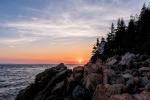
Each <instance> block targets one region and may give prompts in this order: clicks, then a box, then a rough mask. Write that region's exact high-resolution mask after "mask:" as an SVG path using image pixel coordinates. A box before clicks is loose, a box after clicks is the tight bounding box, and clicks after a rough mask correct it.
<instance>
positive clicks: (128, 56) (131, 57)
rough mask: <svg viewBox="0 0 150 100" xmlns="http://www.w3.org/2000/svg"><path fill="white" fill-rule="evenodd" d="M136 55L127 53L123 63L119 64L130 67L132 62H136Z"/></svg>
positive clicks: (123, 57)
mask: <svg viewBox="0 0 150 100" xmlns="http://www.w3.org/2000/svg"><path fill="white" fill-rule="evenodd" d="M134 58H135V55H134V54H133V53H129V52H127V53H126V54H125V55H124V56H122V58H121V61H120V62H119V64H120V65H127V66H129V65H130V63H131V62H132V61H134Z"/></svg>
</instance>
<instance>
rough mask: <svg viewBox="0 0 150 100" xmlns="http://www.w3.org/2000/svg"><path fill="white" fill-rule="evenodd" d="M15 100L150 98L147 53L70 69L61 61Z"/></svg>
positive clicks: (37, 78) (149, 72)
mask: <svg viewBox="0 0 150 100" xmlns="http://www.w3.org/2000/svg"><path fill="white" fill-rule="evenodd" d="M15 100H150V56H147V55H135V54H132V53H126V54H125V55H123V56H114V57H111V58H109V59H107V62H106V63H105V64H101V60H100V59H98V60H97V61H96V62H95V63H87V64H86V65H84V66H77V67H75V68H73V70H70V69H67V67H66V66H65V65H64V64H63V63H61V64H59V65H58V66H56V67H53V68H50V69H46V70H45V71H44V72H42V73H39V74H38V75H37V76H36V78H35V82H34V83H33V84H31V85H30V86H28V87H27V88H25V89H24V90H21V91H20V92H19V94H18V95H17V97H16V99H15Z"/></svg>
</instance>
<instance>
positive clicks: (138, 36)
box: [106, 4, 150, 56]
mask: <svg viewBox="0 0 150 100" xmlns="http://www.w3.org/2000/svg"><path fill="white" fill-rule="evenodd" d="M106 39H107V45H108V46H107V47H108V48H107V54H108V56H113V55H116V54H120V55H121V54H124V53H125V52H132V53H140V54H150V8H149V7H146V5H145V4H144V5H143V8H142V9H141V12H140V15H139V16H131V19H130V20H129V23H128V25H126V24H125V22H124V20H123V19H118V21H117V26H116V27H115V26H114V24H113V23H112V25H111V31H110V32H109V33H108V35H107V38H106Z"/></svg>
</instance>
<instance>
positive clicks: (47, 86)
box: [15, 63, 72, 100]
mask: <svg viewBox="0 0 150 100" xmlns="http://www.w3.org/2000/svg"><path fill="white" fill-rule="evenodd" d="M71 73H72V72H71V70H69V69H67V68H66V66H65V65H64V64H62V63H61V64H59V65H58V66H56V67H53V68H50V69H46V70H45V71H44V72H42V73H40V74H38V75H37V76H36V79H35V82H34V83H33V84H31V85H30V86H28V87H27V88H26V89H24V90H22V91H20V92H19V94H18V95H17V97H16V99H15V100H46V99H47V100H58V99H59V100H60V99H61V100H63V99H62V98H64V97H63V96H64V95H65V94H64V93H65V91H66V83H67V78H68V77H69V76H70V74H71ZM58 97H59V98H58ZM54 98H55V99H54Z"/></svg>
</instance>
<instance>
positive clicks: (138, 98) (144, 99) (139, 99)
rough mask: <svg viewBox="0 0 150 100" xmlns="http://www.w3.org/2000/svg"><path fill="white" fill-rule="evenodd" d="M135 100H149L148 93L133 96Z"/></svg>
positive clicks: (149, 94) (149, 93)
mask: <svg viewBox="0 0 150 100" xmlns="http://www.w3.org/2000/svg"><path fill="white" fill-rule="evenodd" d="M134 98H135V100H150V92H145V91H144V92H142V93H140V94H135V95H134Z"/></svg>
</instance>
